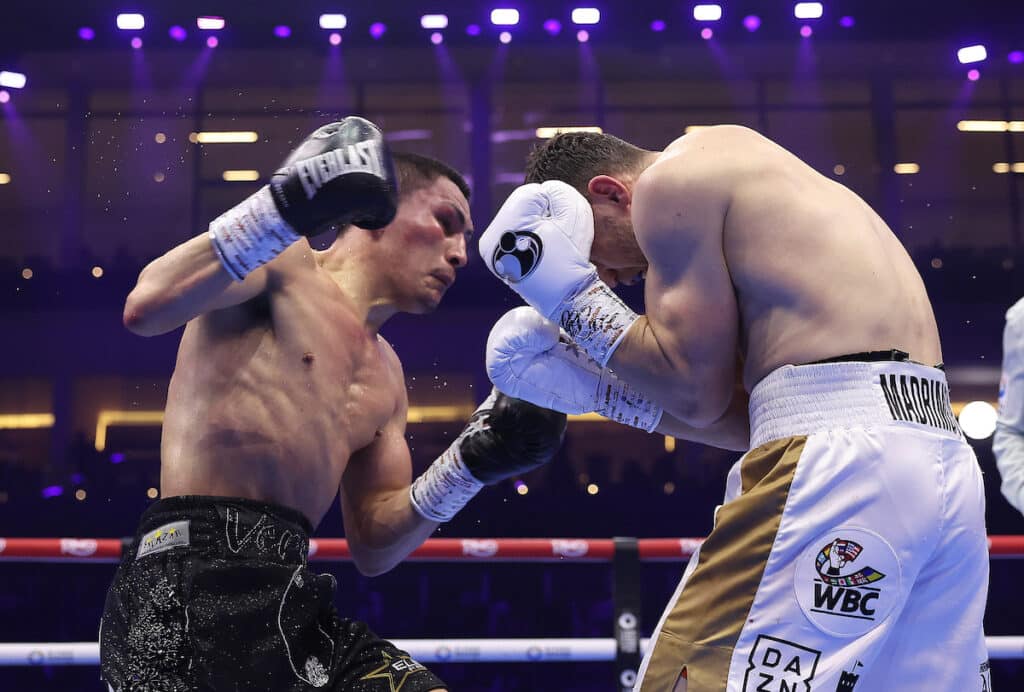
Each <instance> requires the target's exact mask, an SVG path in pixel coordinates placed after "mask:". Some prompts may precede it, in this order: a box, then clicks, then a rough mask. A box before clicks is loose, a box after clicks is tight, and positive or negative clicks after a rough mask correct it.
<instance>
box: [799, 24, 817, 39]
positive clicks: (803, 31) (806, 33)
mask: <svg viewBox="0 0 1024 692" xmlns="http://www.w3.org/2000/svg"><path fill="white" fill-rule="evenodd" d="M813 33H814V30H813V29H811V27H809V26H807V25H806V24H804V25H803V26H802V27H800V35H801V36H803V37H804V38H810V37H811V34H813Z"/></svg>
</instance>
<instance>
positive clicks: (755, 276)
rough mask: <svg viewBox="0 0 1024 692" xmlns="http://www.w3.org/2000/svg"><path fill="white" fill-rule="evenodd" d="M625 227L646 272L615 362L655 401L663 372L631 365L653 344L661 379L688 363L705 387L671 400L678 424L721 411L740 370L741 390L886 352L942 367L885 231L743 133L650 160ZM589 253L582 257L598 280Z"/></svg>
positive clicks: (710, 138)
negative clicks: (805, 367) (773, 377)
mask: <svg viewBox="0 0 1024 692" xmlns="http://www.w3.org/2000/svg"><path fill="white" fill-rule="evenodd" d="M632 222H633V228H634V231H635V233H636V238H637V242H638V243H639V245H640V249H641V250H642V252H643V256H644V257H643V260H646V261H648V262H649V266H647V267H646V271H647V274H646V286H645V299H646V300H645V302H646V315H645V316H644V317H643V318H641V319H642V320H643V321H644V323H643V324H641V325H638V326H636V327H634V328H633V329H632V330H630V332H628V333H627V336H626V338H625V339H624V340H623V344H622V346H621V347H620V348H619V349H618V351H617V352H616V354H615V358H614V359H613V361H612V364H611V365H612V367H613V368H619V369H622V370H628V371H629V377H630V378H631V380H630V381H632V382H634V383H635V384H637V385H638V386H639V387H640V388H641V389H643V390H645V391H646V389H645V385H650V386H651V387H652V388H655V389H653V391H659V390H661V389H663V388H664V387H665V385H664V384H662V386H660V387H659V385H658V383H657V381H656V380H658V379H660V380H661V382H662V383H664V382H671V379H672V374H671V373H668V372H658V369H657V368H654V369H652V368H650V367H649V366H648V367H633V363H632V361H633V360H636V359H642V358H644V354H645V353H650V350H648V349H650V348H651V347H652V344H651V339H652V338H653V339H655V340H656V342H657V347H656V349H657V350H660V351H661V352H663V353H665V354H666V356H665V360H666V368H665V369H666V371H671V370H676V371H678V369H679V368H682V367H689V366H690V364H692V367H693V371H692V372H693V374H694V377H698V378H704V381H705V382H706V383H707V384H706V386H697V387H695V388H693V389H692V390H691V395H690V400H689V401H683V402H681V403H680V409H681V410H682V411H683V413H684V418H685V416H686V414H687V413H691V414H692V417H693V418H695V419H697V420H703V421H704V422H710V421H713V420H714V419H715V417H716V416H718V415H721V414H722V411H723V410H724V406H727V405H728V400H729V399H730V398H731V396H732V388H731V385H729V384H728V383H730V382H733V381H735V379H736V378H737V376H738V375H740V374H741V375H742V382H743V384H744V386H745V388H746V390H747V391H750V389H752V388H753V387H754V385H756V384H757V383H758V382H759V381H760V380H761V379H762V378H763V377H765V376H766V375H767V374H768V373H770V372H771V371H773V370H775V369H776V368H778V367H780V366H782V365H786V364H802V363H809V362H813V361H817V360H822V359H827V358H831V357H835V356H840V355H844V354H849V353H857V352H863V351H875V350H888V349H894V348H895V349H900V350H903V351H906V352H907V353H909V354H910V358H911V359H913V360H916V361H919V362H922V363H926V364H935V363H939V362H941V360H942V354H941V350H940V347H939V337H938V329H937V327H936V323H935V317H934V315H933V312H932V309H931V305H930V303H929V300H928V297H927V294H926V292H925V288H924V284H923V282H922V280H921V277H920V275H919V274H918V272H917V270H916V268H915V267H914V264H913V262H912V261H911V258H910V256H909V255H908V254H907V252H906V250H905V249H904V248H903V246H902V245H901V244H900V242H899V241H898V240H897V238H896V237H895V236H894V235H893V233H892V231H891V230H890V229H889V228H888V227H887V226H886V224H885V222H884V221H882V219H881V218H880V217H879V216H878V215H877V214H876V213H875V212H874V211H872V210H871V208H870V207H869V206H868V205H867V204H866V203H865V202H864V201H863V200H861V199H860V198H859V197H858V196H857V195H856V194H854V193H853V192H852V191H851V190H849V189H847V188H845V187H843V186H842V185H840V184H838V183H836V182H834V181H832V180H829V179H828V178H826V177H824V176H822V175H821V174H819V173H817V172H816V171H814V170H813V169H812V168H811V167H810V166H808V165H807V164H805V163H804V162H802V161H801V160H799V159H798V158H797V157H795V156H794V155H792V154H791V153H789V152H788V151H786V150H785V149H783V148H782V147H780V146H778V145H776V144H775V143H773V142H771V141H770V140H768V139H766V138H764V137H762V136H761V135H759V134H757V133H756V132H754V131H752V130H749V129H747V128H743V127H737V126H727V125H726V126H717V127H712V128H708V129H706V130H701V131H698V132H695V133H693V134H690V135H686V136H684V137H681V138H679V139H677V140H676V141H674V142H673V143H672V144H670V145H669V146H668V147H667V148H666V149H665V150H664V151H663V152H660V153H658V154H652V162H651V163H650V165H649V166H648V167H647V168H646V169H645V170H644V171H643V172H642V173H641V174H640V176H639V177H638V178H637V180H636V182H635V189H634V190H633V199H632ZM599 246H600V243H599V241H598V239H595V248H594V251H593V253H592V255H591V257H592V259H593V260H594V262H595V263H596V264H597V265H598V267H599V268H602V267H603V269H602V271H603V273H605V274H607V273H608V272H609V269H608V266H609V265H608V261H607V259H606V258H605V257H604V256H603V254H602V248H600V247H599ZM643 260H641V261H636V260H634V261H633V266H628V262H629V260H628V258H627V259H626V260H623V259H621V253H620V259H618V260H614V261H616V262H617V263H618V266H613V267H612V269H611V270H612V271H614V272H616V274H617V275H618V276H619V277H625V278H629V277H630V276H631V274H632V275H635V274H636V272H637V271H639V270H643V269H644V268H645V267H643V266H642V261H643ZM624 263H625V265H626V266H623V265H624ZM638 327H639V328H638ZM645 342H646V343H645ZM737 352H738V353H739V355H740V359H739V360H737V358H736V354H737ZM740 367H742V370H741V373H740V372H737V370H738V369H739V368H740ZM698 373H699V374H698ZM723 383H724V384H723ZM709 396H710V397H711V398H712V400H713V403H712V404H711V405H710V407H709V408H704V409H702V406H704V404H705V402H706V399H705V397H709Z"/></svg>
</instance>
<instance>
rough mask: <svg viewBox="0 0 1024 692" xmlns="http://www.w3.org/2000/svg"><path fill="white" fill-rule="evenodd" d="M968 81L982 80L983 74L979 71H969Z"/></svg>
mask: <svg viewBox="0 0 1024 692" xmlns="http://www.w3.org/2000/svg"><path fill="white" fill-rule="evenodd" d="M967 79H969V80H971V81H972V82H976V81H978V80H979V79H981V72H980V71H978V70H976V69H975V70H967Z"/></svg>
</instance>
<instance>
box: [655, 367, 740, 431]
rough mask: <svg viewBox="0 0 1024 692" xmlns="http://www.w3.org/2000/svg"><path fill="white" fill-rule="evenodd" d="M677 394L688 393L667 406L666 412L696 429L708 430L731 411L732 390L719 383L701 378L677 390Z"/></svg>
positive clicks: (677, 397)
mask: <svg viewBox="0 0 1024 692" xmlns="http://www.w3.org/2000/svg"><path fill="white" fill-rule="evenodd" d="M676 392H686V394H685V396H682V397H680V396H678V394H677V396H676V398H675V400H674V401H673V402H671V403H670V404H669V405H668V406H666V410H667V411H668V412H669V413H671V414H672V415H673V416H675V417H676V418H678V419H679V420H681V421H683V422H684V423H686V424H687V425H691V426H693V427H695V428H706V427H708V426H710V425H712V424H714V423H715V422H716V421H718V420H720V419H721V418H722V416H724V415H725V414H726V413H727V412H728V410H729V404H730V403H731V401H732V389H731V388H726V387H722V386H720V383H719V382H715V381H707V380H706V378H699V380H693V381H690V382H686V383H685V384H683V385H680V386H679V387H677V388H676Z"/></svg>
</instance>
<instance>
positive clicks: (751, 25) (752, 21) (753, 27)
mask: <svg viewBox="0 0 1024 692" xmlns="http://www.w3.org/2000/svg"><path fill="white" fill-rule="evenodd" d="M743 26H744V27H746V29H747V31H757V30H758V29H760V28H761V18H760V17H758V16H757V15H756V14H748V15H747V16H746V17H744V18H743Z"/></svg>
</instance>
